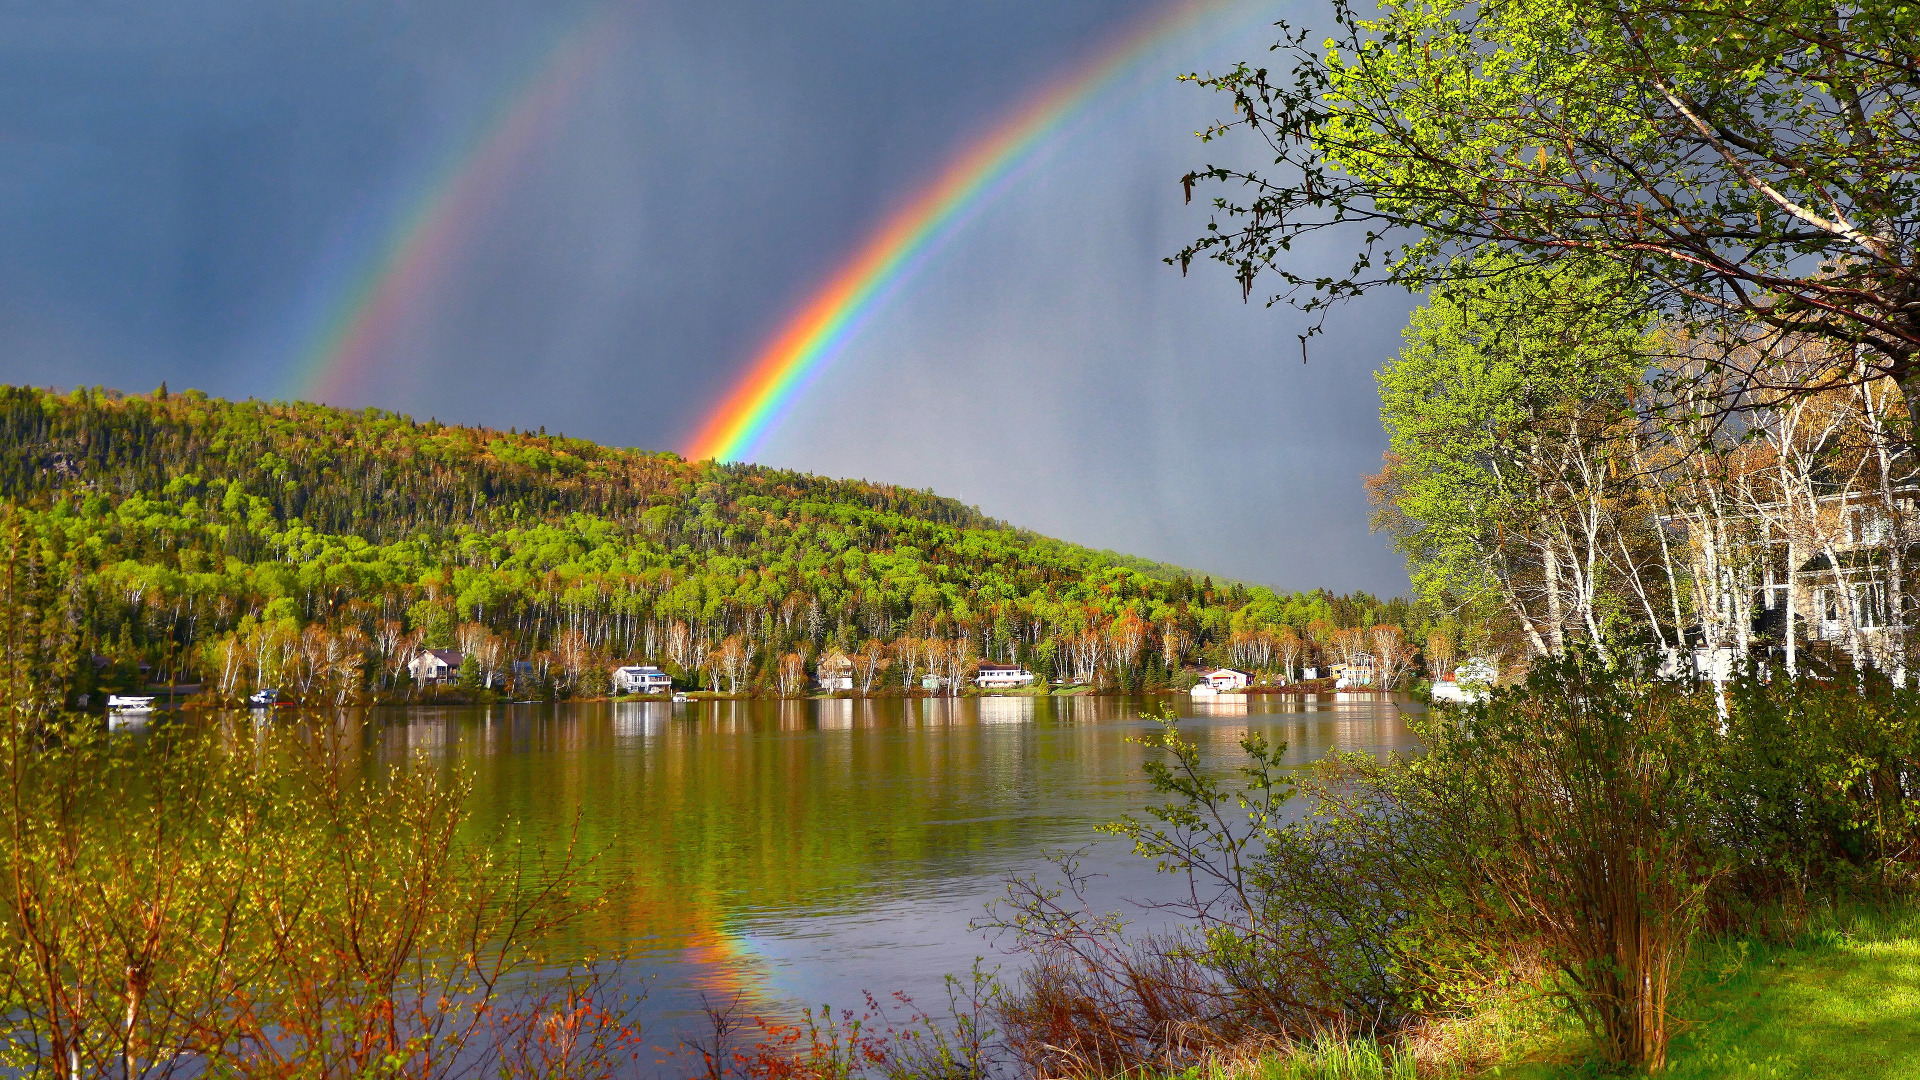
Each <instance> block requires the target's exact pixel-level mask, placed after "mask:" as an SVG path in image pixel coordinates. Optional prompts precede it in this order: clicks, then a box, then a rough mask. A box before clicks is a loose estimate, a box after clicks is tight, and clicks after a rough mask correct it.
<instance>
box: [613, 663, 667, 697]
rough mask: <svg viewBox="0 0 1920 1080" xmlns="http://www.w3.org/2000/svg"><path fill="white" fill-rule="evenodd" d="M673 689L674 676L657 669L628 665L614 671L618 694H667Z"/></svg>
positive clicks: (615, 686)
mask: <svg viewBox="0 0 1920 1080" xmlns="http://www.w3.org/2000/svg"><path fill="white" fill-rule="evenodd" d="M672 689H673V676H671V675H668V674H667V673H666V672H664V671H661V670H660V669H659V668H657V667H652V666H642V665H639V664H628V665H627V666H626V667H617V668H614V669H613V692H614V693H616V694H665V693H668V692H669V691H671V690H672Z"/></svg>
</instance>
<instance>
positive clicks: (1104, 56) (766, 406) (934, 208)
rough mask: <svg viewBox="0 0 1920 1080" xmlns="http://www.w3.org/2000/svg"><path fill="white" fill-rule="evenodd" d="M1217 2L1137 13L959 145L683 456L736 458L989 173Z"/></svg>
mask: <svg viewBox="0 0 1920 1080" xmlns="http://www.w3.org/2000/svg"><path fill="white" fill-rule="evenodd" d="M1222 6H1224V5H1223V4H1222V3H1221V2H1220V0H1186V2H1183V3H1179V4H1176V5H1174V6H1173V7H1171V8H1168V9H1166V10H1164V11H1162V12H1160V13H1158V14H1156V15H1154V16H1153V17H1150V18H1148V19H1146V20H1144V21H1143V22H1142V23H1141V24H1140V25H1139V26H1137V27H1136V28H1134V29H1133V30H1132V31H1131V32H1130V33H1127V34H1124V35H1122V36H1121V37H1119V38H1118V39H1117V40H1115V41H1114V42H1112V43H1110V44H1109V45H1108V46H1107V47H1106V48H1104V49H1102V50H1101V51H1100V52H1098V53H1096V54H1095V55H1094V56H1093V57H1092V58H1091V59H1089V60H1087V61H1085V62H1084V63H1082V64H1081V65H1080V67H1079V68H1077V69H1076V70H1074V71H1071V72H1069V73H1067V74H1066V75H1065V76H1063V77H1061V78H1059V79H1057V80H1055V81H1054V82H1052V83H1051V84H1049V85H1048V86H1046V87H1044V88H1043V89H1042V90H1041V91H1040V92H1039V93H1037V94H1036V95H1035V96H1033V97H1032V98H1030V99H1029V100H1028V101H1027V102H1026V103H1025V104H1023V105H1022V106H1020V107H1019V108H1018V109H1016V110H1015V111H1014V112H1013V113H1012V114H1011V115H1009V116H1007V117H1006V118H1005V119H1003V120H1002V121H1001V122H1000V123H999V124H997V125H996V126H995V127H993V128H992V129H991V130H990V131H988V132H987V134H986V135H985V136H983V137H981V138H980V139H978V140H977V141H975V142H974V143H973V144H972V145H971V146H969V147H968V148H967V149H966V150H964V151H963V152H961V153H960V154H959V155H958V156H957V157H955V158H954V159H953V160H952V161H950V162H948V164H947V165H946V167H945V168H944V169H942V170H941V171H940V173H939V174H938V175H937V176H936V177H935V178H934V179H933V181H932V182H931V183H929V184H927V185H926V186H925V187H923V188H922V189H921V190H920V191H919V192H918V193H916V194H915V195H914V197H913V198H912V199H911V200H909V201H908V202H907V203H906V204H905V205H903V206H901V207H900V208H899V209H898V210H897V211H895V212H894V213H893V214H892V215H891V216H890V217H888V218H887V219H886V220H885V221H884V222H883V223H882V224H881V226H880V228H879V229H877V230H876V231H875V232H874V233H873V234H872V235H871V236H869V237H868V238H867V240H866V242H865V243H864V244H862V245H861V246H860V247H859V248H858V249H857V250H856V251H855V253H854V255H853V257H852V259H850V260H849V261H848V262H847V263H846V264H845V265H844V266H842V267H841V268H840V269H839V270H837V271H835V273H834V274H833V276H832V277H831V278H829V279H828V280H827V282H826V284H825V285H823V286H821V287H820V288H819V289H818V290H817V291H816V292H814V294H813V295H812V296H811V297H809V298H808V300H807V301H806V303H805V304H803V305H802V306H801V307H800V308H799V310H798V311H796V312H795V313H794V314H793V315H792V316H791V317H790V318H789V319H788V320H787V322H786V323H785V325H783V326H782V327H781V328H780V330H779V332H778V333H776V334H775V335H774V336H773V338H772V339H771V340H769V341H768V342H767V343H766V345H765V346H764V347H763V348H762V349H761V350H760V352H759V354H758V355H757V356H756V358H755V359H754V361H753V363H752V364H751V366H750V367H749V368H748V369H747V373H746V374H745V375H744V376H742V377H741V379H740V381H739V382H737V383H736V384H734V386H733V389H731V390H730V391H728V392H727V395H726V397H724V398H723V399H721V401H720V403H719V405H718V406H716V407H715V408H714V410H713V411H712V412H711V413H710V414H709V415H708V416H707V418H706V420H705V421H704V422H703V423H702V424H701V425H700V428H699V430H698V431H697V432H696V433H695V434H694V436H693V440H692V441H691V442H690V443H689V444H688V446H687V450H686V456H687V457H688V458H690V459H692V460H695V461H700V460H704V459H707V458H712V459H714V460H717V461H728V460H739V459H743V458H745V457H747V456H748V455H750V454H751V453H752V452H753V450H754V449H755V447H757V446H758V445H759V443H760V440H761V439H762V438H763V437H764V436H765V435H766V433H767V429H768V428H769V427H770V426H772V424H773V423H774V421H775V420H777V419H778V418H779V417H780V416H781V415H782V414H783V413H784V412H785V411H786V410H787V408H788V407H789V406H790V405H791V404H792V403H793V400H794V398H795V397H796V396H797V395H798V394H799V392H800V391H801V390H802V389H803V388H804V387H805V386H806V384H807V381H808V380H809V378H810V377H811V376H812V375H814V374H815V373H816V372H818V371H819V370H820V368H821V366H822V364H823V363H824V362H825V361H826V360H827V359H828V358H830V357H832V356H833V355H834V354H835V353H836V352H838V351H839V350H840V348H841V347H842V346H844V345H845V344H846V343H847V341H848V339H850V338H851V337H852V336H853V335H854V334H855V333H857V332H858V330H859V329H860V326H861V325H862V323H863V322H864V321H865V320H866V319H867V317H869V316H870V315H872V314H873V312H874V311H875V310H876V309H877V308H878V307H879V306H880V305H881V304H882V303H884V301H885V300H886V298H887V296H888V295H889V294H891V293H892V292H893V290H894V289H895V288H896V287H897V286H898V285H899V284H900V282H901V280H902V279H903V278H905V277H906V276H907V275H909V274H910V273H911V272H912V270H913V268H914V266H915V265H916V263H917V260H918V258H919V257H920V256H921V255H923V254H924V253H926V252H927V251H929V250H930V249H932V248H935V247H937V246H939V244H940V243H941V242H942V241H943V240H945V239H946V238H947V236H948V235H950V234H951V233H952V232H953V231H954V230H956V229H957V228H958V227H959V226H960V225H961V224H963V223H964V221H965V220H966V217H967V214H966V211H967V210H968V208H970V207H972V206H974V205H975V204H977V203H978V202H980V201H981V200H982V199H983V198H984V197H986V196H987V195H988V194H989V193H990V192H991V191H992V190H993V189H994V185H995V182H996V181H998V180H1000V179H1002V178H1003V177H1005V176H1006V175H1007V174H1008V173H1009V172H1010V171H1012V170H1013V169H1014V167H1015V166H1017V165H1018V164H1019V163H1020V162H1021V161H1023V160H1025V159H1026V158H1027V157H1028V155H1030V154H1031V153H1032V152H1033V151H1034V150H1035V149H1036V148H1037V147H1038V146H1039V145H1040V144H1041V143H1042V142H1044V141H1045V140H1046V139H1047V137H1048V136H1049V135H1052V134H1053V133H1054V132H1055V131H1057V130H1058V129H1059V128H1060V127H1061V126H1062V125H1063V124H1065V123H1066V122H1067V120H1068V119H1069V118H1071V117H1072V116H1073V115H1074V114H1075V113H1076V112H1078V111H1079V110H1080V109H1081V108H1083V107H1085V106H1086V105H1088V104H1090V103H1092V102H1093V101H1094V100H1095V98H1096V97H1097V96H1098V95H1099V94H1100V92H1101V91H1102V90H1104V89H1106V88H1107V87H1109V86H1111V85H1112V84H1114V83H1117V82H1119V81H1121V80H1122V79H1123V78H1125V77H1126V76H1128V75H1129V74H1131V73H1132V72H1133V70H1134V69H1135V68H1136V67H1137V66H1139V65H1140V64H1141V63H1143V62H1144V61H1145V60H1146V59H1147V58H1148V57H1149V56H1150V55H1151V54H1152V52H1153V50H1154V48H1155V47H1156V46H1157V45H1159V44H1160V43H1161V42H1163V41H1166V40H1169V39H1171V38H1173V37H1175V36H1177V35H1179V34H1181V33H1183V32H1185V31H1186V30H1187V29H1188V28H1189V27H1191V26H1193V25H1194V24H1195V23H1196V22H1198V21H1199V20H1200V19H1201V18H1202V17H1203V16H1204V15H1206V14H1208V13H1209V12H1211V11H1214V10H1217V9H1219V8H1221V7H1222Z"/></svg>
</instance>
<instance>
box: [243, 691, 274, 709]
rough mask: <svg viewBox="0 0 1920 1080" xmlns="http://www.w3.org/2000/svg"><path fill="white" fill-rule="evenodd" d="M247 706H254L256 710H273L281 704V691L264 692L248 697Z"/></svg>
mask: <svg viewBox="0 0 1920 1080" xmlns="http://www.w3.org/2000/svg"><path fill="white" fill-rule="evenodd" d="M247 704H249V705H251V706H253V707H254V708H256V709H271V708H273V707H274V706H275V705H278V704H280V691H278V690H262V691H260V692H259V693H257V694H253V695H251V696H250V697H248V698H247Z"/></svg>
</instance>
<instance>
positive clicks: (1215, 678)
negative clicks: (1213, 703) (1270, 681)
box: [1188, 667, 1253, 697]
mask: <svg viewBox="0 0 1920 1080" xmlns="http://www.w3.org/2000/svg"><path fill="white" fill-rule="evenodd" d="M1252 682H1253V676H1252V675H1249V674H1248V673H1246V672H1244V671H1235V670H1234V669H1233V668H1224V667H1223V668H1216V669H1214V670H1213V671H1209V672H1207V673H1206V674H1205V675H1202V676H1200V681H1199V682H1197V683H1195V684H1194V686H1193V689H1192V690H1190V691H1188V693H1189V694H1191V695H1192V696H1194V697H1213V696H1214V695H1216V694H1231V693H1233V692H1235V691H1238V690H1245V689H1246V688H1247V686H1248V685H1249V684H1250V683H1252Z"/></svg>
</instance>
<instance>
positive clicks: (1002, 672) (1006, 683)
mask: <svg viewBox="0 0 1920 1080" xmlns="http://www.w3.org/2000/svg"><path fill="white" fill-rule="evenodd" d="M1032 683H1033V672H1031V671H1028V670H1027V669H1026V668H1023V667H1021V666H1020V665H1019V664H981V665H980V669H979V670H978V671H977V672H975V673H974V676H973V684H974V685H975V686H979V687H983V688H985V689H988V690H1009V689H1012V688H1013V687H1016V686H1028V685H1031V684H1032Z"/></svg>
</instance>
